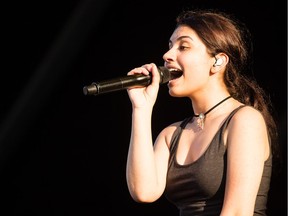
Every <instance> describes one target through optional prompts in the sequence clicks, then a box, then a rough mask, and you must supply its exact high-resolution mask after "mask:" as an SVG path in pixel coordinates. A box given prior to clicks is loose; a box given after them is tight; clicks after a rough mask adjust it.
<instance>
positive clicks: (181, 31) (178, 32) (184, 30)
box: [170, 25, 200, 43]
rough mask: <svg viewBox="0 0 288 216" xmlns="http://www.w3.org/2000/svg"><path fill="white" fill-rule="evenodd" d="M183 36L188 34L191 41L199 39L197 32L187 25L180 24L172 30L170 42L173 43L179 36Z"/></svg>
mask: <svg viewBox="0 0 288 216" xmlns="http://www.w3.org/2000/svg"><path fill="white" fill-rule="evenodd" d="M183 36H188V37H189V38H191V39H192V40H193V41H199V40H200V39H199V37H198V35H197V33H196V32H195V31H194V30H193V29H192V28H190V27H189V26H184V25H182V26H179V27H177V28H176V29H175V30H174V32H173V33H172V35H171V37H170V42H172V43H175V42H176V41H177V40H178V39H179V38H181V37H183Z"/></svg>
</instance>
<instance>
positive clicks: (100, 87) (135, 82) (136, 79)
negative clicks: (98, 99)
mask: <svg viewBox="0 0 288 216" xmlns="http://www.w3.org/2000/svg"><path fill="white" fill-rule="evenodd" d="M150 83H151V75H143V74H134V75H129V76H126V77H119V78H116V79H113V81H112V80H106V81H101V82H93V83H92V84H91V85H88V86H84V88H83V93H84V95H98V94H103V93H109V92H113V91H118V90H122V89H127V88H129V87H143V86H148V85H149V84H150Z"/></svg>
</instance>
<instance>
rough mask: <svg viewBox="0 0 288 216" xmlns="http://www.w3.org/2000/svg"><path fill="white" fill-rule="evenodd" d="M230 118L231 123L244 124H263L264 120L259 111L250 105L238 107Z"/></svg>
mask: <svg viewBox="0 0 288 216" xmlns="http://www.w3.org/2000/svg"><path fill="white" fill-rule="evenodd" d="M231 120H232V122H231V123H232V124H239V125H241V124H245V125H246V126H249V125H253V124H264V125H265V121H264V118H263V115H262V114H261V112H260V111H259V110H257V109H256V108H254V107H252V106H244V107H242V108H240V109H239V110H237V112H236V113H235V114H234V116H233V117H232V119H231Z"/></svg>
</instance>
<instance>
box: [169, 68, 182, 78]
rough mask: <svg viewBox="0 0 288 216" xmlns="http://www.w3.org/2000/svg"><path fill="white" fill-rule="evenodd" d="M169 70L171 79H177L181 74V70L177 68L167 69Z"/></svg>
mask: <svg viewBox="0 0 288 216" xmlns="http://www.w3.org/2000/svg"><path fill="white" fill-rule="evenodd" d="M169 71H170V75H171V78H172V79H177V78H179V77H180V76H182V74H183V71H181V70H178V69H169Z"/></svg>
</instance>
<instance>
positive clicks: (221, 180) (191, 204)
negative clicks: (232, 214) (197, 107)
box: [164, 106, 272, 216]
mask: <svg viewBox="0 0 288 216" xmlns="http://www.w3.org/2000/svg"><path fill="white" fill-rule="evenodd" d="M242 107H244V106H240V107H238V108H236V109H235V110H233V111H232V112H231V113H230V115H229V116H228V117H227V118H226V120H225V121H224V123H223V124H222V126H221V128H220V129H219V130H218V131H217V133H216V134H215V136H214V137H213V139H212V141H211V143H210V144H209V146H208V148H207V149H206V151H205V152H204V154H202V156H201V157H200V158H199V159H197V160H196V161H195V162H193V163H190V164H186V165H180V164H178V163H177V162H176V159H175V157H176V150H177V146H178V142H179V139H180V136H181V133H182V130H183V129H184V128H185V126H186V125H187V123H188V122H189V121H191V119H192V117H189V118H186V119H184V120H183V121H182V123H181V125H180V126H179V127H178V128H177V129H176V130H175V132H174V134H173V137H172V139H171V147H170V159H169V167H168V173H167V183H166V189H165V192H164V194H165V196H166V198H167V199H168V200H169V201H170V202H171V203H173V204H175V205H176V207H177V208H178V209H179V211H180V216H188V215H189V216H219V214H220V212H221V208H222V205H223V199H224V192H225V180H226V169H227V151H226V146H225V145H224V140H223V134H224V131H225V129H226V127H227V125H228V124H229V121H230V120H231V118H232V116H233V115H234V114H235V113H236V112H237V111H238V110H239V109H240V108H242ZM270 152H271V151H270ZM271 171H272V155H271V154H270V156H269V158H268V159H267V160H266V161H265V166H264V171H263V175H262V180H261V184H260V188H259V191H258V194H257V198H256V204H255V209H254V216H260V215H261V216H266V203H267V196H268V191H269V187H270V178H271Z"/></svg>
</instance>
